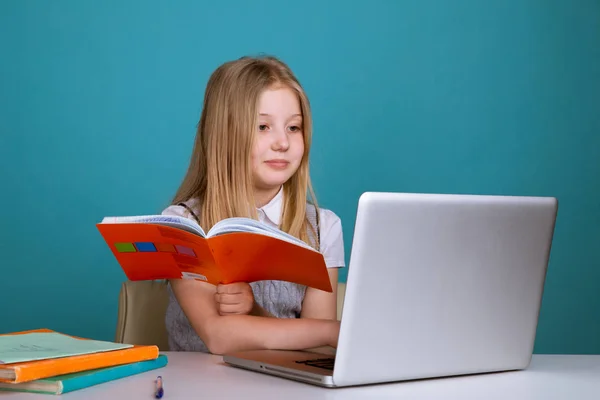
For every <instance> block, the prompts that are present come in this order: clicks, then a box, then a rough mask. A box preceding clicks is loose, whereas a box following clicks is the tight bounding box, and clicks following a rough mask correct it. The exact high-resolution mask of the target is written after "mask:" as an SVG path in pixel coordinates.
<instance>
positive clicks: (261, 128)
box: [258, 124, 269, 132]
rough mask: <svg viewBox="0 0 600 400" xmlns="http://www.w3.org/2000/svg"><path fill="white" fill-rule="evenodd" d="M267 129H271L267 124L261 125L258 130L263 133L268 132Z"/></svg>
mask: <svg viewBox="0 0 600 400" xmlns="http://www.w3.org/2000/svg"><path fill="white" fill-rule="evenodd" d="M267 129H269V127H268V126H267V125H265V124H261V125H259V126H258V130H259V131H261V132H262V131H266V130H267Z"/></svg>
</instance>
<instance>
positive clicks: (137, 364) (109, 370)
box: [0, 329, 167, 394]
mask: <svg viewBox="0 0 600 400" xmlns="http://www.w3.org/2000/svg"><path fill="white" fill-rule="evenodd" d="M166 364H167V357H166V356H165V355H162V354H159V351H158V347H157V346H146V345H144V346H140V345H131V344H123V343H113V342H106V341H98V340H89V339H85V338H79V337H74V336H69V335H65V334H62V333H58V332H55V331H52V330H49V329H38V330H32V331H23V332H15V333H10V334H2V335H0V390H11V391H20V392H36V393H48V394H62V393H67V392H72V391H74V390H78V389H82V388H86V387H89V386H93V385H97V384H100V383H104V382H108V381H112V380H115V379H120V378H124V377H126V376H131V375H135V374H139V373H142V372H146V371H150V370H153V369H157V368H161V367H164V366H165V365H166Z"/></svg>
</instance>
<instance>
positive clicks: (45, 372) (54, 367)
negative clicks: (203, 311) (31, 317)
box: [0, 329, 159, 383]
mask: <svg viewBox="0 0 600 400" xmlns="http://www.w3.org/2000/svg"><path fill="white" fill-rule="evenodd" d="M34 332H35V333H37V332H55V331H53V330H50V329H34V330H28V331H21V332H14V333H5V334H2V335H20V334H26V333H34ZM68 336H71V335H68ZM71 337H74V338H76V339H80V340H87V339H86V338H80V337H76V336H71ZM158 355H159V350H158V347H157V346H149V345H143V346H140V345H134V346H133V347H129V348H126V349H121V350H111V351H105V352H100V353H92V354H82V355H76V356H69V357H62V358H51V359H44V360H35V361H25V362H17V363H12V364H0V382H6V383H21V382H29V381H34V380H36V379H42V378H48V377H52V376H57V375H63V374H69V373H74V372H80V371H88V370H91V369H97V368H103V367H111V366H116V365H123V364H129V363H133V362H138V361H146V360H154V359H156V358H158Z"/></svg>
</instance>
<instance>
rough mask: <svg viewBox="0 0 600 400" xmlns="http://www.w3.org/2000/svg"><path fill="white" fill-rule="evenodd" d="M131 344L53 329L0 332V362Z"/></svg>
mask: <svg viewBox="0 0 600 400" xmlns="http://www.w3.org/2000/svg"><path fill="white" fill-rule="evenodd" d="M129 347H133V346H132V345H130V344H121V343H112V342H104V341H98V340H87V339H76V338H73V337H70V336H68V335H63V334H60V333H57V332H40V333H37V332H36V333H24V334H17V335H0V364H9V363H16V362H24V361H33V360H44V359H48V358H60V357H68V356H73V355H78V354H90V353H98V352H104V351H111V350H118V349H125V348H129Z"/></svg>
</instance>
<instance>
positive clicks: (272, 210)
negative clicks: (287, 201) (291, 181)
mask: <svg viewBox="0 0 600 400" xmlns="http://www.w3.org/2000/svg"><path fill="white" fill-rule="evenodd" d="M282 202H283V186H282V187H281V188H280V189H279V192H277V194H276V195H275V197H273V198H272V199H271V201H269V202H268V203H267V204H265V205H264V206H262V207H261V208H259V210H262V211H263V212H264V213H265V215H266V216H267V218H268V219H269V220H270V221H271V222H272V223H273V224H275V225H277V226H279V223H280V222H281V208H282Z"/></svg>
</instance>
